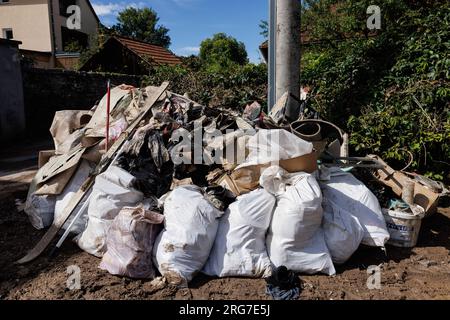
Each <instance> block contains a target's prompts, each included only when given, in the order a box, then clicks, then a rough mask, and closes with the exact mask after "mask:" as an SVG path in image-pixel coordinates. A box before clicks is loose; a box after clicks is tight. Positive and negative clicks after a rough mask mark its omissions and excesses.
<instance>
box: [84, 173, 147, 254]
mask: <svg viewBox="0 0 450 320" xmlns="http://www.w3.org/2000/svg"><path fill="white" fill-rule="evenodd" d="M134 179H135V178H134V177H133V176H132V175H131V174H129V173H128V172H126V171H125V170H123V169H121V168H119V167H116V166H111V167H110V168H109V169H108V170H107V171H105V172H104V173H102V174H100V175H99V176H97V178H96V179H95V183H94V186H93V187H92V195H91V199H90V202H89V208H88V223H87V227H86V230H85V231H84V232H83V233H82V234H81V235H80V236H79V238H78V240H77V243H78V246H79V247H80V248H81V249H82V250H84V251H86V252H88V253H90V254H92V255H94V256H97V257H102V256H103V254H104V253H105V252H106V233H107V231H108V228H109V227H110V225H111V223H112V221H113V220H114V218H115V217H116V216H117V215H118V214H119V212H120V210H121V209H122V208H123V207H134V206H136V205H137V204H139V203H140V202H141V201H142V200H143V198H144V195H143V194H142V192H140V191H138V190H136V189H134V188H133V182H134Z"/></svg>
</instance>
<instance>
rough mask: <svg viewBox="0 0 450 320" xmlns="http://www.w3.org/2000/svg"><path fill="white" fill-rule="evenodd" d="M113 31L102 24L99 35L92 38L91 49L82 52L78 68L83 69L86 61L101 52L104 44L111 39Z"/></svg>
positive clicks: (98, 31)
mask: <svg viewBox="0 0 450 320" xmlns="http://www.w3.org/2000/svg"><path fill="white" fill-rule="evenodd" d="M110 34H111V31H110V30H109V29H108V28H106V27H105V26H104V25H102V24H100V26H99V28H98V30H97V33H96V34H95V35H93V36H91V37H90V40H89V47H88V48H85V49H83V50H81V51H80V59H79V61H78V66H77V67H78V68H81V66H83V65H84V64H85V63H86V61H88V60H89V59H90V58H91V57H92V56H93V55H94V54H96V53H97V52H99V51H100V49H101V48H102V47H103V44H104V43H105V42H106V41H107V40H108V38H109V37H110Z"/></svg>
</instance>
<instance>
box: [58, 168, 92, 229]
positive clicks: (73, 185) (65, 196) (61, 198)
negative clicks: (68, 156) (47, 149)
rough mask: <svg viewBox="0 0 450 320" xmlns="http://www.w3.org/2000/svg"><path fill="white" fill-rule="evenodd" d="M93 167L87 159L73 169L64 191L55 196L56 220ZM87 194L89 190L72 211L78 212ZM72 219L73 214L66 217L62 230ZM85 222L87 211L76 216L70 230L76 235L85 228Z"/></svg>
mask: <svg viewBox="0 0 450 320" xmlns="http://www.w3.org/2000/svg"><path fill="white" fill-rule="evenodd" d="M94 169H95V163H92V162H90V161H87V160H82V161H81V163H80V165H79V166H78V169H77V171H75V173H74V174H73V176H72V178H70V181H69V182H68V183H67V185H66V187H65V188H64V191H63V192H62V193H61V194H60V195H58V196H57V197H56V205H55V220H58V219H59V218H60V217H61V216H62V215H63V214H64V209H65V208H66V207H67V206H68V204H69V203H70V200H72V197H73V196H74V195H75V193H77V192H78V190H79V189H80V187H81V186H82V185H83V183H84V182H85V181H86V179H87V178H88V177H89V174H90V173H91V171H92V170H94ZM89 195H90V192H88V193H87V194H86V196H85V197H84V198H83V199H82V200H81V201H80V203H79V204H78V205H77V206H76V208H75V210H74V212H78V210H80V209H81V207H82V206H83V205H84V203H85V202H86V201H87V199H88V197H89ZM72 220H73V216H72V217H71V218H69V219H67V221H66V222H65V223H64V225H63V229H64V230H66V229H67V227H68V226H69V224H70V223H71V222H72ZM86 223H87V211H86V212H84V213H83V214H82V215H81V216H80V217H78V219H77V220H76V221H75V223H74V224H73V226H72V227H71V228H70V232H71V233H73V234H76V235H78V234H80V233H81V232H83V231H84V229H85V228H86Z"/></svg>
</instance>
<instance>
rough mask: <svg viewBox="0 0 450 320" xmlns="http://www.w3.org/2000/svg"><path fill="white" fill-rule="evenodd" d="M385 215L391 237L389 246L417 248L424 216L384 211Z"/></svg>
mask: <svg viewBox="0 0 450 320" xmlns="http://www.w3.org/2000/svg"><path fill="white" fill-rule="evenodd" d="M383 215H384V219H385V220H386V226H387V229H388V231H389V235H390V239H389V241H388V244H390V245H393V246H396V247H403V248H412V247H415V245H416V244H417V239H418V237H419V231H420V226H421V225H422V218H423V216H424V214H419V215H413V214H411V213H407V212H401V211H393V210H388V209H383Z"/></svg>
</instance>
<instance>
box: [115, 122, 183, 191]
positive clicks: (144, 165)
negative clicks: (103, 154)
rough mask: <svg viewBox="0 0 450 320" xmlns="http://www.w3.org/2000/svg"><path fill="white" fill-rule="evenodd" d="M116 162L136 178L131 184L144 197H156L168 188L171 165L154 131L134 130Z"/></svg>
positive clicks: (164, 148)
mask: <svg viewBox="0 0 450 320" xmlns="http://www.w3.org/2000/svg"><path fill="white" fill-rule="evenodd" d="M117 165H118V166H119V167H120V168H122V169H124V170H126V171H127V172H129V173H130V174H132V175H133V176H134V177H135V178H136V180H135V183H134V186H133V187H134V188H136V189H137V190H139V191H141V192H142V193H143V194H144V196H145V197H151V196H156V197H160V196H162V195H164V194H165V193H167V192H168V191H169V190H170V186H171V184H172V179H173V172H174V165H173V162H172V160H171V159H170V154H169V151H168V150H167V148H166V146H165V144H164V139H163V136H162V133H161V132H160V131H158V130H153V129H150V130H148V131H145V132H138V133H136V135H135V137H134V138H133V139H132V140H131V141H130V144H129V145H128V146H127V147H126V148H125V150H124V152H123V153H122V154H121V155H120V156H119V157H118V159H117Z"/></svg>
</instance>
